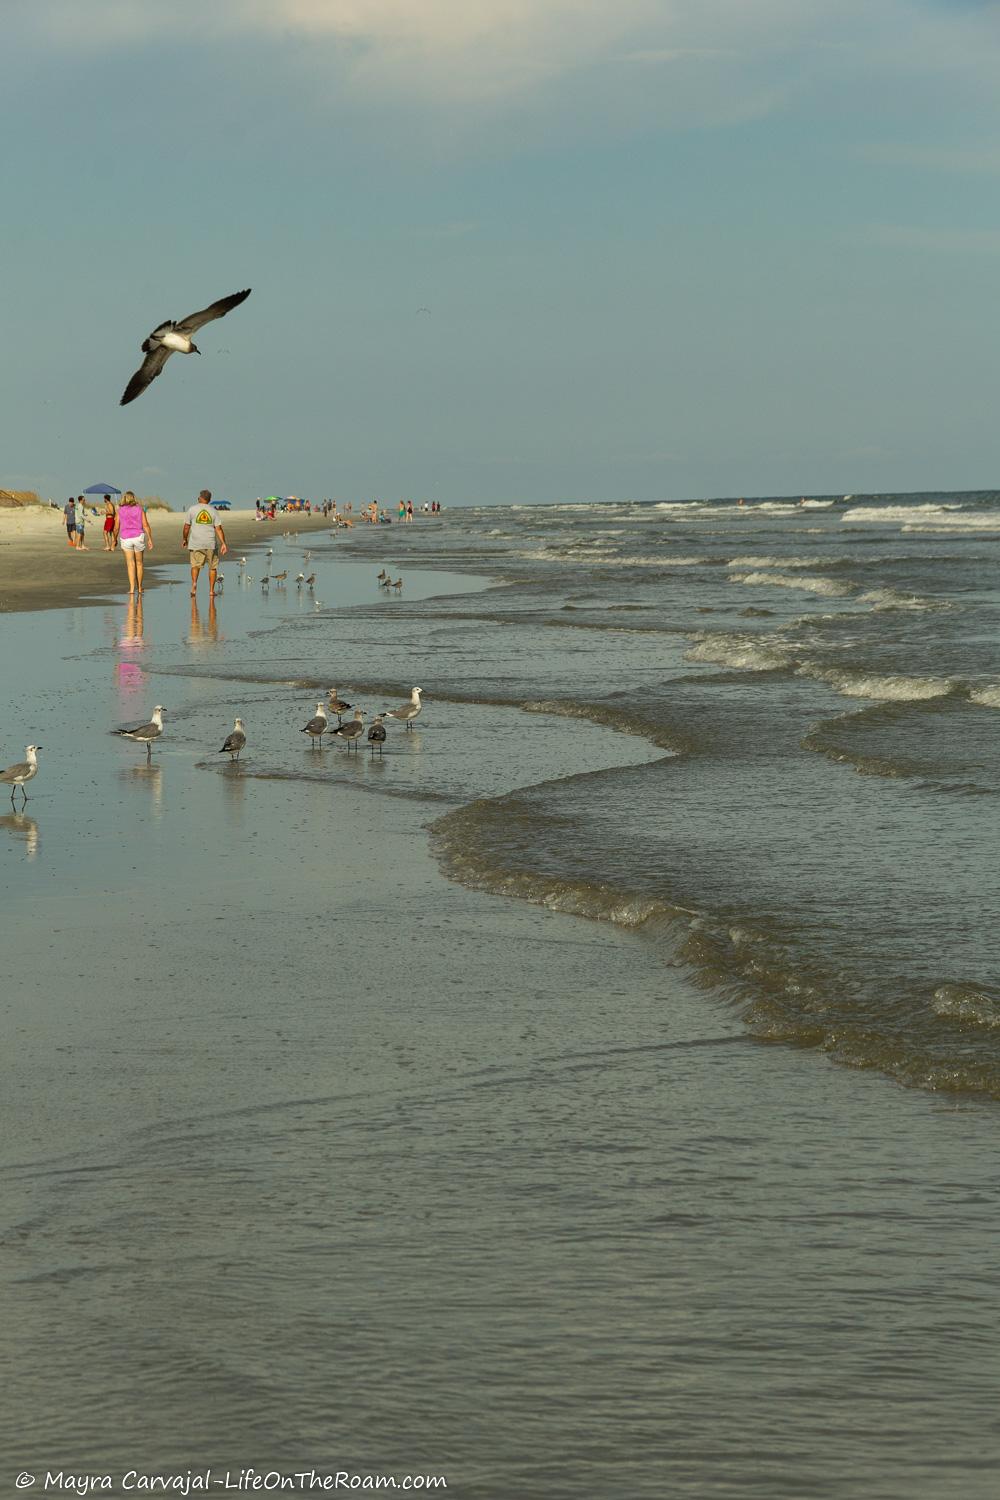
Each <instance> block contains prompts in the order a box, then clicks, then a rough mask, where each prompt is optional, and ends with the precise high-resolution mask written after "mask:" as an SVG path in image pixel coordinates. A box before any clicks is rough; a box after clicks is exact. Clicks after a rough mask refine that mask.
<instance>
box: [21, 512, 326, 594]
mask: <svg viewBox="0 0 1000 1500" xmlns="http://www.w3.org/2000/svg"><path fill="white" fill-rule="evenodd" d="M219 519H220V521H221V522H222V526H223V530H224V531H225V534H226V541H227V542H228V544H229V552H230V560H232V556H233V553H234V552H236V550H237V548H239V549H240V550H242V551H245V550H246V548H247V547H248V546H250V545H251V544H252V543H254V542H261V541H267V540H269V539H270V538H271V537H274V536H281V534H282V533H283V532H285V531H296V532H298V531H329V530H330V521H329V520H328V519H327V520H324V518H323V517H322V516H315V515H314V516H307V515H299V514H294V515H283V516H278V517H277V518H276V519H275V520H274V521H257V520H256V519H255V516H254V512H253V511H252V510H234V511H224V512H222V513H221V514H220V516H219ZM149 525H150V530H151V531H152V533H153V550H152V552H147V553H146V576H145V587H147V588H156V586H157V584H158V582H161V581H162V580H161V579H159V578H158V576H157V575H158V574H159V573H160V570H161V569H162V566H163V564H164V563H177V562H183V561H184V557H185V550H184V548H183V547H182V545H181V528H182V527H183V525H184V513H183V512H181V511H165V510H153V511H150V512H149ZM103 527H104V515H103V507H102V513H101V515H100V517H99V518H97V517H94V518H90V517H88V521H87V531H86V544H87V545H86V551H84V552H80V551H78V550H77V549H76V548H75V547H70V545H69V544H68V542H67V540H66V523H65V520H64V518H63V513H62V511H61V510H55V509H53V508H52V507H51V506H44V505H32V506H25V507H22V508H12V509H9V510H8V509H6V508H4V509H0V613H4V612H8V611H10V610H20V609H62V608H67V607H69V606H73V605H80V604H96V603H98V602H101V601H105V600H106V599H107V597H108V595H109V594H123V595H126V596H127V593H128V582H127V575H126V571H125V560H124V557H123V556H122V554H121V552H120V551H119V552H105V550H104V530H103Z"/></svg>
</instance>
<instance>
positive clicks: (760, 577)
mask: <svg viewBox="0 0 1000 1500" xmlns="http://www.w3.org/2000/svg"><path fill="white" fill-rule="evenodd" d="M729 581H730V583H747V584H753V585H759V586H767V585H770V586H771V587H772V588H778V589H801V590H803V591H804V592H805V593H807V594H826V595H827V596H828V597H829V598H831V599H834V598H840V599H843V598H845V597H846V596H847V595H848V594H853V593H854V586H853V585H852V584H849V583H839V582H838V581H837V580H836V579H835V578H802V577H801V576H797V575H796V574H794V573H760V572H753V573H730V575H729Z"/></svg>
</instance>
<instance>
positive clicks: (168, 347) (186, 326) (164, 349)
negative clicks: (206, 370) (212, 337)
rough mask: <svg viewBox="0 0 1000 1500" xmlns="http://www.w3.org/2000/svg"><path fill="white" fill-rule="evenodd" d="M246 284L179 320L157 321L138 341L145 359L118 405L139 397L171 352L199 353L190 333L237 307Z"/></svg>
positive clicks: (243, 299) (244, 296)
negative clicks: (239, 289)
mask: <svg viewBox="0 0 1000 1500" xmlns="http://www.w3.org/2000/svg"><path fill="white" fill-rule="evenodd" d="M250 290H251V289H250V287H247V289H246V291H245V292H233V294H232V296H230V297H220V298H219V300H218V302H213V303H212V305H211V307H203V308H202V310H201V312H196V313H189V314H188V316H187V317H186V318H181V320H180V322H179V323H173V322H171V320H170V319H169V318H168V319H167V321H166V322H165V323H161V324H160V326H159V328H154V329H153V331H152V333H151V334H150V335H149V338H147V339H144V340H143V343H142V352H143V354H145V356H146V358H145V359H144V360H143V362H142V364H141V365H140V366H139V368H138V370H136V372H135V374H134V375H133V376H132V379H131V380H130V381H129V383H128V385H127V386H126V387H125V394H124V396H123V397H122V399H121V401H120V403H119V404H120V405H121V406H127V405H128V404H129V402H130V401H134V400H135V398H136V397H137V396H141V395H142V393H143V391H144V390H145V389H146V387H147V385H149V384H150V383H151V382H152V381H154V380H155V379H156V377H157V375H159V374H161V373H162V370H163V366H164V365H165V364H166V362H167V360H168V359H169V358H170V356H171V354H200V353H201V350H200V349H199V348H198V345H197V344H195V343H193V342H192V339H191V335H192V334H193V333H197V332H198V329H199V328H204V326H205V324H206V323H211V322H214V320H215V319H216V318H224V317H225V316H226V313H227V312H232V310H233V308H234V307H239V305H240V303H241V302H245V301H246V300H247V298H248V297H249V295H250Z"/></svg>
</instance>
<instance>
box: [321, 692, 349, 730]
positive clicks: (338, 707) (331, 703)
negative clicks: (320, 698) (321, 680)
mask: <svg viewBox="0 0 1000 1500" xmlns="http://www.w3.org/2000/svg"><path fill="white" fill-rule="evenodd" d="M326 696H327V705H326V706H327V708H328V709H329V710H330V712H331V713H333V714H336V715H337V723H338V724H339V723H340V721H341V719H342V718H343V717H344V715H345V714H346V712H347V710H348V709H349V708H350V706H351V705H350V704H349V703H345V702H344V700H343V698H338V697H337V689H336V688H327V691H326Z"/></svg>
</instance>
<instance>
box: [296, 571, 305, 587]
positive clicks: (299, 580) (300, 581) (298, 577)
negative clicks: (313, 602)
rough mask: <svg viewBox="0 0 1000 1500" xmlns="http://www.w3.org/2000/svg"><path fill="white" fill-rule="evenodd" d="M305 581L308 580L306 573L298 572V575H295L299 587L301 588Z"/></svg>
mask: <svg viewBox="0 0 1000 1500" xmlns="http://www.w3.org/2000/svg"><path fill="white" fill-rule="evenodd" d="M305 581H306V575H305V574H304V573H296V575H295V587H296V588H297V589H301V588H302V585H303V584H304V583H305Z"/></svg>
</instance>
